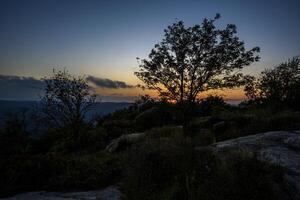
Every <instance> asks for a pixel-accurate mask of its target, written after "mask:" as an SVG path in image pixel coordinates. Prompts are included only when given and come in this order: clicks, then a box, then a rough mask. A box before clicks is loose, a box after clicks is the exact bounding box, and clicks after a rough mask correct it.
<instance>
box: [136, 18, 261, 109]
mask: <svg viewBox="0 0 300 200" xmlns="http://www.w3.org/2000/svg"><path fill="white" fill-rule="evenodd" d="M219 17H220V15H219V14H217V15H216V17H215V18H214V19H206V18H205V19H204V20H203V22H202V24H201V25H195V26H192V27H185V26H184V23H183V22H182V21H179V22H177V23H174V24H172V25H171V26H168V28H167V29H165V38H164V39H163V40H162V42H160V43H158V44H156V45H155V47H154V48H153V49H152V51H151V53H150V54H149V58H148V59H143V60H141V62H140V66H139V71H137V72H135V75H136V76H137V77H138V78H139V79H140V80H142V81H143V82H144V83H145V85H144V86H142V87H143V88H148V89H154V90H156V91H157V92H158V93H159V95H160V96H161V97H162V98H165V99H168V100H170V101H176V102H177V103H181V102H183V101H188V102H194V101H195V100H196V99H197V96H198V94H199V93H201V92H203V91H207V90H210V89H219V88H224V87H227V88H232V87H235V86H240V85H241V84H242V83H243V82H242V81H241V80H242V74H241V73H239V72H238V71H239V70H240V69H242V68H243V67H244V66H247V65H250V64H251V63H252V62H254V61H258V60H259V57H258V56H256V55H255V53H256V52H259V48H258V47H255V48H253V49H251V50H249V51H246V50H245V47H244V42H243V41H240V40H239V38H238V37H237V36H236V26H235V25H233V24H228V25H227V27H226V28H225V29H216V27H215V25H214V22H215V21H216V20H217V19H218V18H219Z"/></svg>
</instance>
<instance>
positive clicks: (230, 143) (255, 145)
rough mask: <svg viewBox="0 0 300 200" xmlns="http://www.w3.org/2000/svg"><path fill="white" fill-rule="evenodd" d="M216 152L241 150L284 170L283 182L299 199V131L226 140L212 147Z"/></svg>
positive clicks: (268, 133) (269, 133)
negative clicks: (284, 181)
mask: <svg viewBox="0 0 300 200" xmlns="http://www.w3.org/2000/svg"><path fill="white" fill-rule="evenodd" d="M213 147H214V148H215V149H216V151H217V152H226V151H228V150H238V149H243V150H247V151H250V152H253V153H255V154H256V155H258V158H259V159H261V160H263V161H267V162H271V163H274V164H277V165H279V166H281V167H283V168H284V169H285V177H284V178H285V180H286V182H287V184H288V185H289V188H290V189H291V192H292V193H293V196H295V198H296V199H300V131H291V132H289V131H273V132H266V133H260V134H256V135H250V136H245V137H240V138H236V139H232V140H226V141H223V142H219V143H216V144H214V145H213Z"/></svg>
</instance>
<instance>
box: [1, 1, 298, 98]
mask: <svg viewBox="0 0 300 200" xmlns="http://www.w3.org/2000/svg"><path fill="white" fill-rule="evenodd" d="M299 8H300V1H299V0H286V1H279V0H272V1H271V0H264V1H259V0H252V1H246V0H244V1H243V0H239V1H237V0H226V1H225V0H206V1H202V0H185V1H184V0H182V1H178V0H172V1H164V0H160V1H158V0H152V1H150V0H149V1H142V0H135V1H133V0H128V1H125V0H109V1H106V0H98V1H96V0H81V1H78V0H49V1H48V0H36V1H31V0H26V1H22V0H19V1H16V0H1V1H0V26H1V31H0V44H1V45H0V74H2V75H17V76H31V77H34V78H40V77H43V76H46V75H49V74H50V73H51V72H52V68H53V67H55V68H64V67H65V68H66V69H68V70H69V71H70V72H71V73H74V74H85V75H91V76H95V77H100V78H107V79H111V80H118V81H124V82H126V83H128V84H131V85H134V84H136V83H137V81H138V80H137V78H136V77H134V75H133V72H134V71H136V70H137V66H138V64H137V61H136V57H140V58H145V57H147V55H148V53H149V52H150V50H151V48H152V47H153V46H154V44H155V43H157V42H159V41H160V40H161V38H162V37H163V29H164V28H166V27H167V26H168V25H169V24H171V23H173V22H175V21H176V20H183V21H184V22H185V24H187V25H193V24H197V23H201V21H202V20H203V18H204V17H214V16H215V14H216V13H220V14H221V16H222V17H221V19H220V20H219V21H218V22H217V25H218V27H220V28H221V27H224V26H225V25H226V24H227V23H233V24H236V25H237V28H238V36H239V37H240V38H241V39H242V40H244V41H245V43H246V46H247V47H248V48H252V47H254V46H259V47H261V50H262V52H261V54H260V55H261V61H260V62H259V63H255V64H253V65H252V66H250V67H247V68H246V69H245V70H244V71H245V73H251V74H257V73H259V72H260V71H261V70H262V69H264V68H265V67H271V66H273V65H275V64H277V63H280V62H282V61H285V60H286V59H288V58H290V57H292V56H295V55H299V54H300V45H299V44H300V37H299V36H300V12H299ZM3 92H5V91H0V93H2V96H3V95H4V96H5V94H3ZM114 92H115V91H114ZM123 93H124V92H123ZM123 93H122V94H123ZM125 93H126V91H125ZM129 93H130V92H129ZM130 95H134V92H131V93H130ZM2 96H0V98H1V97H2Z"/></svg>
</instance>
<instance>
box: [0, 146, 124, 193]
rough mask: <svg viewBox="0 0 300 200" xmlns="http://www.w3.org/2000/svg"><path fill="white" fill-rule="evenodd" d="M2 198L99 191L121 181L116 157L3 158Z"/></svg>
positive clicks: (1, 160)
mask: <svg viewBox="0 0 300 200" xmlns="http://www.w3.org/2000/svg"><path fill="white" fill-rule="evenodd" d="M0 170H1V171H0V172H1V174H0V175H1V180H0V196H4V195H8V194H12V193H16V192H22V191H34V190H68V189H72V190H74V189H96V188H99V187H104V186H108V185H111V184H115V183H116V182H118V181H119V178H120V162H119V159H118V158H117V157H116V156H113V155H110V154H107V153H104V152H98V153H94V154H89V155H80V154H68V155H59V154H48V155H32V156H31V155H23V156H13V157H1V159H0Z"/></svg>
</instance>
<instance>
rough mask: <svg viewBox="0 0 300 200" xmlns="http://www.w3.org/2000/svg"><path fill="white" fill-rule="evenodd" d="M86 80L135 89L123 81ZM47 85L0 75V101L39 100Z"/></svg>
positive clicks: (118, 97)
mask: <svg viewBox="0 0 300 200" xmlns="http://www.w3.org/2000/svg"><path fill="white" fill-rule="evenodd" d="M86 80H87V81H88V82H90V83H93V84H94V85H95V86H96V87H101V88H115V89H119V88H133V87H134V86H132V85H128V84H126V83H125V82H122V81H113V80H110V79H103V78H97V77H93V76H88V77H87V78H86ZM44 87H45V83H44V82H43V80H40V79H36V78H33V77H22V76H7V75H1V74H0V99H7V100H38V99H39V98H40V96H41V95H42V94H43V89H44ZM133 98H134V97H127V96H126V97H125V96H122V95H111V96H105V97H103V100H106V101H132V99H133Z"/></svg>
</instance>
